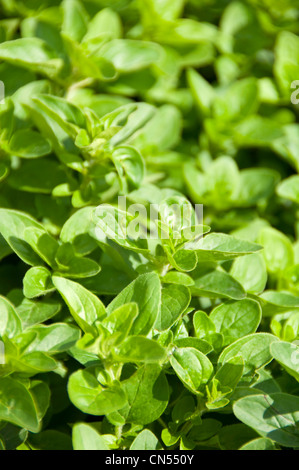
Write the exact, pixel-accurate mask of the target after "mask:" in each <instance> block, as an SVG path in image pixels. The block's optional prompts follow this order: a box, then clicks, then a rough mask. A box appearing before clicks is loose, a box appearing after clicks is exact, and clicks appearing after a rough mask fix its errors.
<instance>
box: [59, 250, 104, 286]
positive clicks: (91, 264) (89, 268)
mask: <svg viewBox="0 0 299 470" xmlns="http://www.w3.org/2000/svg"><path fill="white" fill-rule="evenodd" d="M55 261H56V263H57V266H58V268H57V270H58V271H59V272H60V273H61V275H63V276H65V277H70V278H74V279H76V278H79V279H80V278H87V277H92V276H95V275H96V274H98V273H99V272H100V270H101V268H100V266H99V265H98V263H97V262H96V261H94V260H92V259H89V258H82V257H79V256H76V254H75V250H74V248H73V246H72V244H71V243H66V244H64V245H61V246H60V247H59V248H58V250H57V253H56V257H55Z"/></svg>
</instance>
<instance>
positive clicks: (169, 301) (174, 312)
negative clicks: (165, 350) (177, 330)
mask: <svg viewBox="0 0 299 470" xmlns="http://www.w3.org/2000/svg"><path fill="white" fill-rule="evenodd" d="M190 300H191V295H190V292H189V289H188V288H187V287H184V286H179V285H175V284H170V285H166V286H165V287H163V288H162V297H161V310H160V312H159V315H158V318H157V320H156V323H155V329H156V330H158V331H166V330H168V329H169V328H171V327H172V326H173V325H174V323H175V322H176V321H177V320H178V319H179V318H180V317H181V315H182V314H183V313H184V312H185V310H186V309H187V308H188V306H189V303H190Z"/></svg>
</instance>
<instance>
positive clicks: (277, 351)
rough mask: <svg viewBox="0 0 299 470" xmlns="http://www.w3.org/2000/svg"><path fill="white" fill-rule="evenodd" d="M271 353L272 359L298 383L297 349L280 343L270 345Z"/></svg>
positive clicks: (298, 356) (298, 352)
mask: <svg viewBox="0 0 299 470" xmlns="http://www.w3.org/2000/svg"><path fill="white" fill-rule="evenodd" d="M271 353H272V355H273V357H274V359H275V360H276V361H277V362H279V364H280V365H282V367H283V368H284V369H285V370H286V371H287V372H288V373H289V374H290V375H291V376H292V377H294V378H295V379H296V380H297V381H298V382H299V347H298V346H296V344H292V343H287V342H284V341H281V342H279V343H273V344H272V345H271Z"/></svg>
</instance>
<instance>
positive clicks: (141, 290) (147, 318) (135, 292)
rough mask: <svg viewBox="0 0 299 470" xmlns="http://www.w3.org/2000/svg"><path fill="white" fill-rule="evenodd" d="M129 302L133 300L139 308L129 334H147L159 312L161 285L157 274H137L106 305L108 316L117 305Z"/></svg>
mask: <svg viewBox="0 0 299 470" xmlns="http://www.w3.org/2000/svg"><path fill="white" fill-rule="evenodd" d="M130 302H135V303H136V304H137V305H138V309H139V315H138V317H137V318H136V320H135V321H134V324H133V327H132V330H131V334H134V335H143V336H146V335H148V333H149V332H150V331H151V329H152V328H153V326H154V325H155V323H156V321H157V318H158V315H159V312H160V302H161V286H160V280H159V276H158V275H157V274H155V273H148V274H141V275H140V276H138V278H137V279H136V280H135V281H133V282H132V283H131V284H130V285H129V286H128V287H126V288H125V289H124V290H123V291H122V292H121V293H120V294H119V295H118V296H117V297H116V298H115V299H114V300H113V301H112V302H111V303H110V304H109V305H108V307H107V313H108V316H109V315H110V314H111V313H112V312H113V311H114V310H116V309H117V308H118V307H121V306H122V305H124V304H127V303H130Z"/></svg>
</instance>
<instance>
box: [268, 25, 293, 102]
mask: <svg viewBox="0 0 299 470" xmlns="http://www.w3.org/2000/svg"><path fill="white" fill-rule="evenodd" d="M298 44H299V41H298V36H296V35H295V34H293V33H291V32H289V31H281V32H280V33H279V35H278V37H277V42H276V46H275V55H276V57H275V65H274V73H275V76H276V78H277V80H278V83H279V86H280V88H281V90H282V92H283V94H284V95H285V96H287V97H289V93H290V85H291V83H292V82H293V81H294V80H298V57H299V56H298Z"/></svg>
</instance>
